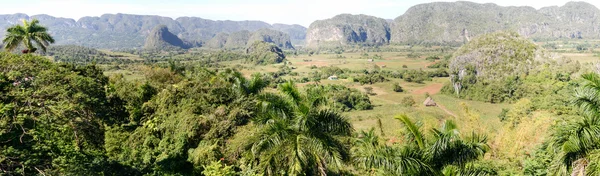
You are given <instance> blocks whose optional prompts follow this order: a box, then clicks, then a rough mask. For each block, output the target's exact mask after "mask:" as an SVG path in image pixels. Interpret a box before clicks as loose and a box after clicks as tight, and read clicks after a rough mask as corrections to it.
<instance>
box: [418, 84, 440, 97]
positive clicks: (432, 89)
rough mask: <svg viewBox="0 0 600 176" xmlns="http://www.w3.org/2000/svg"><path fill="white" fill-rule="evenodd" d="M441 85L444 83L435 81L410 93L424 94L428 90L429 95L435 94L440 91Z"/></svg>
mask: <svg viewBox="0 0 600 176" xmlns="http://www.w3.org/2000/svg"><path fill="white" fill-rule="evenodd" d="M442 87H444V84H442V83H435V84H432V85H429V86H427V87H423V88H421V89H417V90H414V91H413V92H412V93H413V94H417V95H421V94H425V93H426V92H429V94H430V95H435V94H437V93H440V90H442Z"/></svg>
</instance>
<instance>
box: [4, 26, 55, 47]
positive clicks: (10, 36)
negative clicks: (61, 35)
mask: <svg viewBox="0 0 600 176" xmlns="http://www.w3.org/2000/svg"><path fill="white" fill-rule="evenodd" d="M39 23H40V21H38V20H37V19H33V20H31V21H26V20H23V25H14V26H12V27H9V28H7V29H6V36H5V37H4V39H3V40H2V43H4V49H6V50H7V51H12V50H14V49H16V48H17V47H19V45H21V43H22V44H23V46H24V47H25V48H26V50H23V53H34V52H35V51H36V50H37V48H35V47H34V44H33V43H35V45H36V46H37V47H39V48H41V49H42V51H44V52H46V48H47V47H48V45H49V44H50V43H54V38H52V36H50V34H48V32H47V31H48V29H46V27H44V26H41V25H39ZM32 42H33V43H32Z"/></svg>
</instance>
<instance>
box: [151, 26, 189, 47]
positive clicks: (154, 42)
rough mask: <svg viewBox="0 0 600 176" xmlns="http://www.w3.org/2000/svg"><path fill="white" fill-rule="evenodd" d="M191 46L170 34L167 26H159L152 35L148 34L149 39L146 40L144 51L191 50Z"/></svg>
mask: <svg viewBox="0 0 600 176" xmlns="http://www.w3.org/2000/svg"><path fill="white" fill-rule="evenodd" d="M189 46H190V45H189V44H186V43H185V42H183V40H181V39H179V37H177V36H176V35H174V34H172V33H171V32H169V28H167V26H166V25H158V26H156V27H155V28H154V29H153V30H152V31H151V32H150V34H148V37H147V38H146V43H145V44H144V49H150V50H162V49H171V48H183V49H186V48H189Z"/></svg>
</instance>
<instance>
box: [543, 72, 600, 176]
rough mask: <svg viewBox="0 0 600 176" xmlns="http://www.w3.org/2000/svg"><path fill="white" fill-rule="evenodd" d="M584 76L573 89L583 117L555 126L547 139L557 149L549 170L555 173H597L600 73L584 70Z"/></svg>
mask: <svg viewBox="0 0 600 176" xmlns="http://www.w3.org/2000/svg"><path fill="white" fill-rule="evenodd" d="M583 79H584V80H585V84H584V85H583V86H582V87H580V88H579V89H576V91H575V98H574V100H573V103H574V104H576V105H577V106H578V107H579V110H580V114H581V115H582V117H581V118H578V119H575V120H573V121H569V122H567V124H566V125H564V126H561V127H560V128H557V131H555V132H554V134H553V135H552V138H551V140H550V146H551V147H550V149H551V150H554V151H555V152H557V153H558V154H557V155H558V156H557V157H555V159H554V161H553V163H552V166H551V168H550V170H551V172H552V173H556V174H557V175H581V174H588V175H596V174H598V173H599V171H600V168H599V167H598V165H599V164H600V157H598V156H599V155H598V153H599V152H600V150H599V149H600V137H599V136H600V96H598V95H599V93H600V76H599V75H598V74H585V75H583ZM588 166H591V167H588ZM569 173H570V174H569Z"/></svg>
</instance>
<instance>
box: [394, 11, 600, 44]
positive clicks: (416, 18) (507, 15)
mask: <svg viewBox="0 0 600 176" xmlns="http://www.w3.org/2000/svg"><path fill="white" fill-rule="evenodd" d="M599 16H600V10H598V9H597V8H596V7H594V6H593V5H591V4H588V3H584V2H569V3H567V4H566V5H565V6H562V7H546V8H542V9H540V10H536V9H534V8H532V7H502V6H498V5H495V4H491V3H490V4H478V3H472V2H437V3H428V4H421V5H416V6H414V7H411V8H410V9H409V10H407V11H406V13H405V14H404V15H402V16H399V17H398V18H396V19H395V20H394V23H393V25H392V29H391V31H392V38H391V42H393V43H439V44H442V43H457V44H462V43H464V42H465V35H464V34H465V32H466V31H468V34H469V35H470V36H478V35H481V34H486V33H491V32H496V31H515V32H518V33H519V34H520V35H521V36H524V37H529V38H537V39H558V38H600V30H598V28H599V27H600V21H599V20H600V19H599V18H598V17H599Z"/></svg>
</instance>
